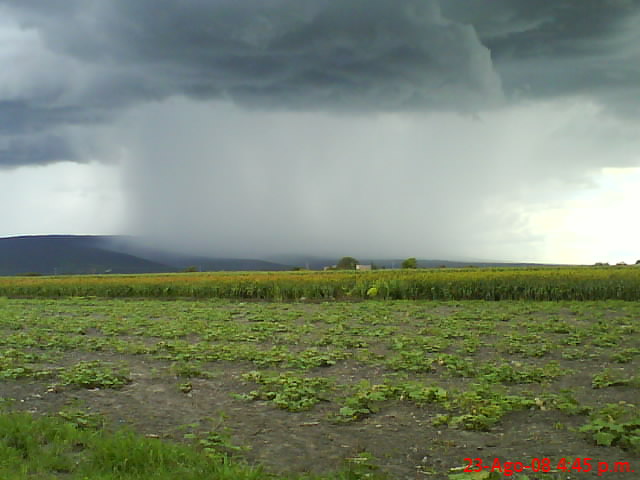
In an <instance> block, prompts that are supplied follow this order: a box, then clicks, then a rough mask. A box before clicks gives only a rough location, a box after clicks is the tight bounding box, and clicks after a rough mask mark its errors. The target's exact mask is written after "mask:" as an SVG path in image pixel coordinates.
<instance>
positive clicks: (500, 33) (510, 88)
mask: <svg viewBox="0 0 640 480" xmlns="http://www.w3.org/2000/svg"><path fill="white" fill-rule="evenodd" d="M0 8H2V9H3V10H2V12H4V13H6V14H8V15H10V16H11V17H12V18H13V19H15V20H16V21H17V22H19V23H20V25H22V26H23V28H25V29H28V30H34V31H36V32H37V33H38V35H39V38H40V39H41V41H42V43H43V45H44V47H45V48H47V49H49V50H50V51H52V52H53V53H54V54H55V55H57V56H59V57H60V58H69V59H72V60H73V61H74V62H76V63H77V64H78V65H79V67H78V70H79V72H77V73H76V74H75V75H76V76H80V77H82V78H81V79H80V80H79V79H78V78H75V77H73V76H71V77H70V78H69V80H68V83H69V84H68V85H67V86H66V89H65V85H64V84H62V85H56V89H54V91H55V92H56V93H57V95H54V96H53V97H52V98H50V99H49V101H44V102H43V101H39V102H38V104H37V106H32V104H31V103H30V102H29V98H26V99H25V100H24V101H22V100H21V101H16V100H15V98H4V99H3V97H2V93H1V91H0V102H2V103H0V131H2V132H4V133H16V134H24V133H33V132H36V131H42V132H44V133H51V132H48V130H49V129H56V128H58V127H59V126H60V125H63V124H69V123H71V124H77V123H79V122H80V123H82V122H84V121H86V120H88V121H91V119H96V118H97V119H100V118H103V119H109V118H113V116H114V114H117V113H118V112H120V111H122V110H124V109H126V108H128V107H133V106H136V105H139V104H142V103H147V102H149V101H155V100H163V99H166V98H169V97H171V96H179V95H186V96H190V97H192V98H196V99H218V100H231V101H233V102H234V103H236V104H239V105H243V106H248V107H252V108H256V107H257V108H260V109H265V110H316V111H317V110H323V111H346V112H372V111H384V112H400V111H419V110H428V111H434V110H437V111H457V112H480V111H483V110H485V109H491V108H495V107H497V106H499V105H501V104H502V102H503V101H504V99H505V98H504V95H505V93H506V96H507V99H509V98H510V99H512V100H513V99H521V98H547V97H557V96H567V95H582V96H585V97H588V98H590V99H592V100H594V101H596V102H600V103H602V104H604V105H606V106H607V107H608V108H611V109H612V110H615V111H619V112H623V111H625V112H626V113H635V112H636V110H637V108H638V107H637V104H638V102H637V98H640V58H639V55H640V49H639V47H638V45H640V38H639V33H638V31H639V29H638V26H637V25H638V21H640V0H571V1H569V0H558V1H554V2H542V1H532V0H491V1H489V0H441V1H439V2H438V1H437V0H395V1H389V0H339V1H338V0H185V1H180V2H178V1H175V0H136V1H129V0H111V1H106V0H84V1H79V0H49V1H40V0H0ZM15 68H18V69H19V68H20V66H19V65H15ZM59 68H61V69H62V68H64V67H63V66H60V67H59ZM0 82H1V78H0ZM79 85H80V86H79ZM41 88H45V87H44V86H42V87H41ZM29 94H30V95H35V93H33V92H29ZM49 95H50V92H49ZM50 96H51V95H50ZM37 158H38V155H34V163H35V162H37ZM5 164H6V163H5ZM1 165H2V163H0V166H1Z"/></svg>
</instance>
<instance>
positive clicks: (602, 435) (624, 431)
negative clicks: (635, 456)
mask: <svg viewBox="0 0 640 480" xmlns="http://www.w3.org/2000/svg"><path fill="white" fill-rule="evenodd" d="M580 431H581V432H583V433H587V434H588V435H589V436H590V437H591V438H592V439H593V440H594V441H595V443H596V444H598V445H603V446H607V447H609V446H612V445H617V446H619V447H621V448H623V449H625V450H629V451H631V452H634V453H640V409H639V408H638V407H636V406H635V405H631V404H628V403H625V402H620V403H612V404H608V405H606V406H605V407H604V408H601V409H599V410H598V411H596V412H595V413H593V414H592V415H591V416H590V417H589V422H588V423H587V424H585V425H583V426H582V427H581V428H580Z"/></svg>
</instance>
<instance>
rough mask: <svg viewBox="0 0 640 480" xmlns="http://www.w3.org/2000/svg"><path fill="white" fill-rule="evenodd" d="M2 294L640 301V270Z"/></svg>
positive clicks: (126, 279)
mask: <svg viewBox="0 0 640 480" xmlns="http://www.w3.org/2000/svg"><path fill="white" fill-rule="evenodd" d="M0 296H5V297H45V298H55V297H87V296H95V297H106V298H118V297H133V298H140V297H162V298H177V297H188V298H232V299H247V300H249V299H255V300H273V301H284V300H300V299H307V300H333V299H343V300H344V299H425V300H608V299H619V300H640V268H636V267H609V268H598V267H549V268H502V269H479V268H473V269H472V268H468V269H434V270H377V271H372V272H351V271H335V272H304V271H303V272H216V273H195V274H194V273H190V274H160V275H158V274H153V275H95V276H56V277H54V276H51V277H0Z"/></svg>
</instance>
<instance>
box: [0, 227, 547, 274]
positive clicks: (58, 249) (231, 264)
mask: <svg viewBox="0 0 640 480" xmlns="http://www.w3.org/2000/svg"><path fill="white" fill-rule="evenodd" d="M351 254H352V252H346V254H344V255H351ZM344 255H337V256H336V257H318V256H314V255H313V252H310V254H309V255H308V256H305V255H286V252H285V254H283V255H280V256H275V257H272V258H268V259H258V258H216V257H207V256H202V255H189V254H185V253H179V252H172V251H167V250H163V249H158V248H153V247H149V246H146V245H145V242H144V241H143V240H140V239H136V238H135V237H126V236H113V235H112V236H100V235H93V236H87V235H85V236H83V235H42V236H38V235H34V236H22V237H10V238H0V275H21V274H41V275H68V274H104V273H162V272H180V271H183V270H185V269H192V270H195V271H202V272H206V271H281V270H291V269H293V268H296V267H297V268H303V269H310V270H322V269H323V268H324V267H328V266H331V265H335V264H336V263H337V262H338V260H339V259H340V258H341V257H342V256H344ZM359 260H360V262H361V263H363V264H370V265H371V264H373V265H374V266H377V267H379V268H400V266H401V265H402V262H403V260H404V259H401V258H396V259H388V258H386V259H385V258H373V259H371V258H360V259H359ZM468 265H473V266H477V267H489V266H527V265H535V264H531V263H500V262H486V261H453V260H446V259H419V260H418V266H419V267H420V268H435V267H442V266H445V267H450V268H460V267H465V266H468Z"/></svg>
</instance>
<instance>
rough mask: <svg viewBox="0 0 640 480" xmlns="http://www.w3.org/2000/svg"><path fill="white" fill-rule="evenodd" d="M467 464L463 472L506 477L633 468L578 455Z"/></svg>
mask: <svg viewBox="0 0 640 480" xmlns="http://www.w3.org/2000/svg"><path fill="white" fill-rule="evenodd" d="M464 461H465V462H466V463H467V466H466V467H465V468H464V470H463V471H464V472H468V473H473V472H498V473H501V474H503V475H504V476H506V477H510V476H512V475H513V474H515V473H527V472H535V473H539V472H540V473H550V472H567V473H569V472H580V473H588V472H594V473H597V475H598V476H603V475H604V474H605V473H634V472H635V470H634V468H633V467H632V466H631V462H604V461H594V459H593V458H590V457H578V458H574V459H569V458H561V459H560V460H558V461H553V460H551V459H550V458H547V457H545V458H532V459H531V460H530V461H529V462H528V463H527V462H507V461H502V460H500V459H499V458H494V459H493V461H490V462H485V461H484V460H483V459H482V458H465V459H464Z"/></svg>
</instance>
